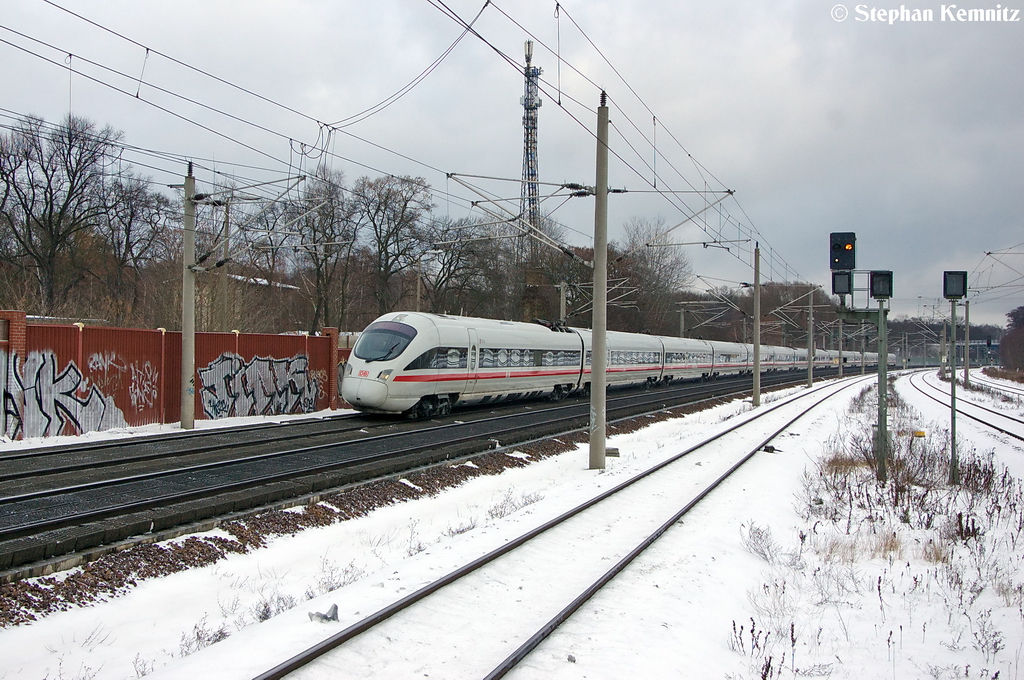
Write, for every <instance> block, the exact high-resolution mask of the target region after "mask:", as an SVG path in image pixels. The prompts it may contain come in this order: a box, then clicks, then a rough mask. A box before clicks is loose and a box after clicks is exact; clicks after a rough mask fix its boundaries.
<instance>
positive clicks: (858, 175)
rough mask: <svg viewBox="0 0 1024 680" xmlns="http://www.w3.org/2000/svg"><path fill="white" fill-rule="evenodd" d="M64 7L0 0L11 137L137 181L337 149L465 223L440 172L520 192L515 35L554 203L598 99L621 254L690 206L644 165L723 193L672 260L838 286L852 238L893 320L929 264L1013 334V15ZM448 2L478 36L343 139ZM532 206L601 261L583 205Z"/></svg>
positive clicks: (1020, 137)
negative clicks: (757, 262) (421, 185)
mask: <svg viewBox="0 0 1024 680" xmlns="http://www.w3.org/2000/svg"><path fill="white" fill-rule="evenodd" d="M55 2H56V5H57V6H55V5H54V4H50V3H48V2H46V1H45V0H5V1H4V2H3V3H2V5H0V27H2V30H0V40H3V41H5V42H2V43H0V63H2V64H3V67H2V69H0V73H2V76H0V85H2V89H0V92H2V94H0V108H2V109H3V110H2V111H0V124H3V125H7V124H9V123H10V115H12V112H13V114H35V115H38V116H41V117H43V118H44V119H46V120H48V121H57V120H59V119H60V118H61V117H62V116H64V115H66V114H67V112H68V110H69V108H70V109H71V110H72V111H73V112H74V114H75V115H79V116H84V117H87V118H89V119H91V120H93V121H94V122H96V123H99V124H102V125H107V124H109V125H111V126H112V127H114V128H117V129H119V130H122V131H123V132H124V135H125V137H124V139H125V142H126V143H128V144H130V145H134V146H138V147H142V148H145V149H150V150H156V151H160V152H163V153H166V154H167V157H166V158H163V159H157V158H154V157H152V156H143V155H139V154H137V153H126V154H125V159H126V160H128V161H129V162H132V163H136V164H143V163H144V164H146V165H149V166H153V167H147V168H141V167H140V169H141V170H143V171H144V172H145V173H146V174H148V175H150V176H151V177H152V178H153V180H154V181H155V182H156V183H158V184H172V183H175V182H180V181H181V175H182V174H183V173H184V167H183V163H184V159H195V160H196V163H197V169H196V175H197V180H198V182H199V184H200V191H203V190H209V189H210V188H212V187H213V186H214V184H215V183H216V182H219V181H223V180H224V179H225V178H224V177H222V176H220V175H218V174H215V171H216V173H222V174H223V175H227V176H234V177H235V178H237V179H236V181H245V179H246V178H251V179H255V180H265V179H268V178H276V177H283V176H285V175H287V174H288V173H289V172H291V173H295V172H301V171H309V170H311V169H312V167H314V166H315V164H316V163H317V162H318V161H317V159H316V156H317V155H318V154H320V153H321V151H322V150H323V147H324V145H325V140H326V141H329V144H328V145H327V149H326V150H327V152H328V153H329V154H333V155H329V156H328V158H329V160H330V164H331V166H332V167H333V168H335V169H337V170H340V171H343V172H344V173H345V175H346V178H347V180H348V181H349V182H353V181H355V180H356V179H357V178H358V177H360V176H363V175H369V176H377V175H380V174H382V173H392V174H397V175H413V176H421V177H424V178H425V179H426V180H427V181H428V182H430V183H431V185H432V186H433V187H434V188H435V189H436V190H437V192H438V193H437V195H436V197H435V203H436V204H437V210H438V211H440V212H441V213H443V214H450V215H451V216H452V217H463V216H468V215H471V214H473V213H471V209H470V207H469V204H468V200H472V199H474V198H476V196H474V195H472V194H471V193H470V191H468V190H467V189H465V188H463V187H462V186H461V185H459V184H458V183H456V182H454V181H451V180H449V179H447V178H446V173H458V174H460V175H479V176H487V177H494V178H505V179H508V180H510V181H506V182H499V181H496V180H490V179H488V180H478V179H473V180H472V182H473V184H474V185H476V186H478V187H480V188H481V190H483V191H486V192H489V193H492V194H494V195H496V196H501V197H516V196H518V195H519V192H520V188H519V185H518V184H517V183H516V180H518V178H519V177H520V176H521V174H522V162H523V151H522V149H523V131H522V108H521V107H520V104H519V98H520V96H521V95H522V93H523V78H522V73H521V64H522V61H523V42H524V41H525V40H526V39H528V38H529V37H530V36H529V35H527V33H526V31H529V33H531V34H532V35H533V38H534V39H535V40H536V41H537V44H536V46H535V55H534V64H535V65H537V66H540V67H541V68H543V69H544V73H543V80H544V82H543V84H542V89H543V91H544V92H543V93H542V95H541V97H542V99H543V106H542V108H541V110H540V113H539V117H540V130H539V140H540V141H539V168H540V179H541V181H542V182H555V183H561V182H578V183H583V184H593V183H594V175H595V172H594V156H595V142H594V138H593V134H592V132H591V131H592V129H593V128H594V126H595V122H596V107H597V104H598V98H599V93H600V89H601V88H604V89H605V90H606V91H607V93H608V96H609V99H610V102H611V104H610V106H611V120H612V125H613V132H612V139H611V147H612V151H613V154H614V155H615V157H614V158H613V160H612V163H611V168H610V184H611V185H612V186H614V187H621V188H626V189H628V190H629V191H630V193H628V194H624V195H620V194H615V195H613V196H612V197H611V198H610V216H609V220H610V230H611V236H612V238H617V237H621V235H622V229H621V227H622V224H623V222H625V221H626V220H628V219H630V218H632V217H646V218H658V217H661V218H663V219H664V221H665V223H666V225H667V226H672V225H675V224H678V223H679V222H682V221H683V220H684V219H686V217H687V216H689V215H691V214H692V212H693V211H695V210H700V209H701V208H703V207H704V198H703V197H701V196H695V195H692V194H689V195H686V194H675V195H674V197H673V196H671V195H667V194H657V193H642V192H650V191H651V190H652V188H653V186H654V184H655V179H654V178H655V171H656V172H657V176H658V178H657V188H658V189H660V190H662V191H665V190H674V191H681V190H689V189H693V188H697V189H705V188H706V189H710V190H718V191H720V190H723V189H731V190H734V191H735V192H736V193H735V197H734V198H728V199H726V201H724V202H723V203H722V204H721V207H722V208H723V211H724V212H722V213H718V212H715V211H709V212H708V213H705V216H706V218H707V223H706V224H705V225H704V229H703V230H702V229H701V228H700V227H699V226H697V225H695V224H693V223H689V224H687V225H684V226H681V227H679V228H678V229H676V230H675V231H674V232H672V240H673V241H674V242H695V241H707V240H709V238H710V236H709V234H716V233H719V230H721V231H720V233H721V234H723V238H727V239H746V238H749V237H750V236H751V233H753V234H754V238H756V239H758V240H759V241H760V243H761V246H762V249H763V251H764V257H765V262H764V264H763V266H762V270H763V272H764V278H766V279H769V278H770V279H772V280H777V281H781V280H787V279H788V280H802V281H811V282H814V283H816V284H819V285H822V286H824V287H825V288H826V289H830V279H829V272H828V234H829V232H832V231H854V232H856V233H857V239H858V240H857V243H858V261H857V264H858V267H859V268H861V269H891V270H893V272H894V277H895V291H896V297H895V299H894V300H893V303H892V307H893V309H894V313H896V314H909V315H925V316H928V315H930V314H931V313H932V310H933V309H934V307H935V306H936V305H937V304H939V300H940V299H941V296H942V286H941V280H942V279H941V273H942V271H943V270H967V271H969V272H971V274H972V276H971V280H970V285H971V286H972V288H977V289H978V290H977V292H976V293H975V294H974V295H976V297H972V308H971V315H972V322H976V323H984V322H988V323H995V324H998V325H1000V326H1001V325H1004V324H1005V322H1006V319H1005V313H1006V312H1007V311H1009V310H1010V309H1013V308H1015V307H1017V306H1020V305H1022V304H1024V285H1022V284H1024V255H1021V254H1017V255H1012V254H1006V255H1002V254H998V253H999V251H1004V252H1005V251H1010V252H1012V253H1024V229H1022V228H1021V224H1022V214H1024V118H1022V115H1021V111H1022V104H1024V69H1022V66H1024V16H1021V17H1019V18H1020V19H1021V20H1020V21H1016V22H1012V21H1007V22H1002V21H1001V22H988V23H979V22H960V21H953V20H951V19H956V18H957V15H956V13H955V10H953V9H952V5H942V4H938V3H935V4H932V3H930V2H929V1H926V0H921V1H914V0H912V1H911V2H906V3H904V4H903V6H904V7H905V8H906V9H907V10H908V12H907V13H906V16H907V18H912V17H913V16H915V14H914V13H913V11H914V10H921V12H920V16H921V17H922V18H927V17H928V13H927V11H930V12H931V18H932V20H931V21H919V22H911V21H901V20H899V19H900V16H899V15H898V14H897V15H896V18H897V21H895V22H894V23H891V24H890V23H889V21H888V19H889V18H890V17H888V16H886V17H885V18H886V20H885V21H882V20H879V19H881V16H880V14H879V13H878V12H875V13H874V15H873V16H874V18H875V19H876V20H875V21H872V20H871V18H872V14H871V11H872V9H888V8H889V6H888V5H871V4H867V5H854V4H852V3H850V4H847V5H846V7H845V11H844V9H843V8H840V6H839V5H836V4H835V3H834V2H832V1H831V0H829V1H820V2H815V1H812V0H805V1H780V2H776V3H765V2H754V1H753V0H751V1H749V2H748V1H744V0H720V1H717V2H713V3H708V2H694V1H691V0H671V1H663V0H647V1H640V0H588V1H587V2H583V1H581V0H567V1H566V2H562V3H560V5H561V6H560V9H559V10H558V11H556V3H555V2H554V0H543V1H540V0H498V2H497V3H496V4H494V3H492V4H490V5H487V6H484V3H483V2H482V0H448V1H447V3H446V5H442V3H441V2H440V0H432V1H431V0H375V1H374V2H372V3H368V2H364V1H360V2H356V1H354V0H330V1H328V0H322V1H320V2H312V1H309V2H299V1H289V2H284V1H277V2H259V1H254V0H248V1H246V2H227V1H212V2H210V1H207V2H197V1H194V0H179V1H178V2H175V3H166V2H162V3H157V2H149V1H140V0H124V1H115V0H103V2H96V1H95V0H88V1H87V0H55ZM58 6H59V7H58ZM445 6H447V7H448V8H450V10H451V11H452V12H454V13H455V14H456V15H458V16H459V17H461V18H462V19H464V20H466V21H472V20H473V18H474V17H476V15H477V14H478V13H479V14H480V16H479V18H478V19H477V21H476V23H475V24H474V28H475V29H476V31H477V32H478V33H479V37H477V36H473V35H467V36H465V37H464V38H463V39H462V40H461V42H458V44H457V45H455V47H454V49H453V50H452V51H451V53H450V54H449V55H448V56H447V57H446V58H445V59H444V60H442V61H441V62H440V63H439V64H438V65H437V66H436V68H434V69H433V70H432V71H431V72H430V73H429V75H427V76H426V77H425V78H424V79H423V80H422V81H421V82H419V84H418V85H416V86H415V87H414V88H412V89H411V90H410V91H409V92H408V93H407V94H405V95H404V96H402V97H401V98H398V99H397V100H396V101H394V103H392V104H391V105H390V106H388V107H386V108H384V109H383V110H381V111H379V112H377V113H375V114H374V115H372V116H369V117H366V118H365V119H363V120H360V121H358V122H355V123H354V124H351V125H348V126H347V127H342V126H341V125H338V124H337V123H338V122H339V121H343V120H345V119H348V118H350V117H351V116H354V115H356V114H359V113H360V112H362V111H364V110H366V109H368V108H370V107H373V106H375V105H377V104H379V103H380V102H382V101H385V100H387V99H388V98H389V97H391V96H392V95H394V94H395V93H397V92H399V91H401V90H402V89H403V88H404V87H405V86H406V85H408V84H409V83H410V82H412V81H413V80H414V79H416V78H417V76H419V75H420V74H421V73H423V72H424V71H425V69H427V68H428V67H429V66H430V64H431V63H432V62H434V60H435V59H437V58H438V57H439V56H441V55H442V53H444V52H445V50H446V49H448V48H449V47H450V46H452V44H453V43H455V42H456V40H457V39H458V38H459V36H460V35H461V33H462V28H461V27H460V25H459V24H458V23H457V22H456V21H454V20H453V19H452V18H450V17H449V16H446V14H445V13H444V12H442V9H443V8H444V7H445ZM997 6H998V7H999V8H1000V12H1002V9H1004V8H1008V9H1009V13H1007V15H1006V18H1013V14H1012V13H1013V12H1016V8H1014V7H1013V6H1012V5H1005V4H999V5H997V3H995V2H994V1H993V2H985V3H976V2H970V3H966V2H965V3H963V4H960V5H958V6H957V9H962V8H988V9H996V7H997ZM60 7H62V8H64V9H67V10H71V11H73V12H75V13H77V14H80V15H81V16H82V17H84V18H86V19H88V20H91V21H92V22H95V24H98V25H99V26H102V27H103V28H100V27H97V26H95V25H91V24H89V23H87V22H86V21H84V20H83V19H82V18H77V17H75V16H72V15H71V14H69V13H67V12H65V11H63V10H62V9H60ZM896 7H899V5H896ZM858 8H859V9H858ZM1020 8H1021V9H1024V3H1022V4H1021V5H1020ZM944 9H945V11H944ZM481 10H482V11H481ZM844 16H845V19H844V20H842V21H839V20H837V17H844ZM861 19H867V20H861ZM517 24H518V25H517ZM104 28H105V29H110V30H111V31H115V32H117V33H119V34H121V36H123V37H118V36H116V35H113V34H111V33H110V32H107V31H106V30H104ZM581 29H582V30H581ZM12 31H16V32H17V33H20V34H23V35H18V34H17V33H14V32H12ZM25 36H27V37H25ZM125 38H127V39H129V40H126V39H125ZM481 38H483V40H481ZM31 39H35V40H40V41H44V42H46V43H49V44H50V45H52V46H53V48H55V49H52V48H50V47H46V46H43V45H40V44H39V43H38V42H33V41H32V40H31ZM131 41H134V42H131ZM485 41H486V42H485ZM8 43H14V44H15V45H18V46H21V47H23V48H25V49H28V50H30V51H32V52H34V53H35V55H32V54H28V53H26V52H25V51H23V50H21V49H18V48H15V47H13V46H11V45H10V44H8ZM135 43H137V44H135ZM140 45H141V46H140ZM146 48H149V52H148V53H147V50H146ZM69 53H70V54H72V55H73V56H72V57H71V58H70V60H69V59H68V54H69ZM502 54H504V55H506V56H507V57H508V58H510V59H511V60H513V61H514V62H516V64H517V65H515V66H514V65H511V64H510V63H508V61H506V59H504V58H503V57H502ZM558 55H560V57H561V60H562V61H561V66H559V58H558ZM41 57H45V58H46V59H50V60H52V61H53V62H56V63H50V62H48V61H46V60H44V59H43V58H41ZM168 57H171V58H173V59H175V60H178V61H180V62H184V63H185V64H187V65H188V66H190V67H195V69H200V70H202V71H205V72H206V73H207V74H210V75H212V76H216V77H217V78H219V79H221V80H223V81H227V83H230V85H228V84H225V83H224V82H218V81H217V80H215V79H213V78H210V77H209V76H207V75H203V74H202V73H199V72H198V71H196V70H191V69H189V68H188V67H187V66H183V65H182V64H179V63H175V62H174V61H172V60H171V59H168ZM86 60H92V61H95V62H99V63H101V64H102V65H104V66H106V67H109V68H111V69H115V70H117V71H120V72H122V73H124V74H125V75H126V77H122V76H119V75H116V74H113V73H111V72H109V71H102V70H100V69H98V68H97V67H95V66H92V65H90V64H88V63H87V62H86ZM69 61H70V65H71V68H73V69H74V70H76V71H79V72H80V73H78V74H73V73H70V72H69V70H68V63H69ZM612 67H614V70H613V68H612ZM616 71H617V73H618V75H616ZM85 74H88V76H92V77H95V78H97V79H98V80H101V81H103V82H105V83H108V84H111V85H114V86H116V87H117V88H120V89H121V90H123V91H125V92H127V94H125V93H122V92H118V91H116V90H114V89H111V88H109V87H106V86H105V85H102V84H99V83H97V82H95V81H92V80H89V78H88V77H87V76H86V75H85ZM232 86H238V88H245V89H246V90H249V91H250V92H252V93H255V94H258V95H260V96H262V97H263V98H265V99H259V98H257V97H255V96H253V95H252V94H247V93H245V92H243V91H242V90H241V89H238V88H236V87H232ZM156 88H163V89H165V90H168V91H170V92H172V93H174V95H180V96H182V97H187V98H189V99H191V100H193V102H188V101H185V100H183V99H180V98H176V97H174V96H172V95H170V94H167V93H164V92H160V91H159V90H157V89H156ZM136 95H137V96H136ZM267 100H270V101H267ZM559 101H560V102H561V105H559ZM154 104H155V105H157V106H159V107H163V108H164V109H167V110H169V111H167V110H161V109H160V108H157V106H154ZM203 106H208V107H212V108H215V109H217V110H218V111H220V112H222V113H217V112H214V111H211V110H209V109H206V108H203ZM289 109H291V110H289ZM225 114H226V115H225ZM655 118H656V119H657V122H656V123H655ZM204 128H205V129H204ZM328 130H334V131H333V132H332V133H331V134H330V136H329V138H328V137H326V136H325V131H328ZM353 135H354V136H353ZM363 140H365V141H363ZM541 193H542V194H544V193H545V191H543V190H542V191H541ZM512 205H513V208H515V207H517V206H516V205H515V202H513V204H512ZM542 209H544V210H547V211H554V212H553V214H552V217H553V218H554V219H556V220H558V221H559V222H561V223H562V224H564V225H565V226H566V227H567V228H568V231H567V237H568V239H569V241H570V242H572V243H574V244H577V245H588V239H589V238H590V235H592V233H593V201H592V199H573V200H572V201H570V202H568V203H565V204H564V205H563V202H562V201H561V200H560V199H559V200H552V201H547V202H545V203H544V204H543V207H542ZM737 223H739V226H737ZM752 230H753V232H752ZM986 252H992V253H996V254H995V255H986ZM687 253H688V255H689V256H690V258H691V260H692V262H693V266H694V271H695V272H696V273H698V274H700V275H701V276H702V277H703V281H702V282H698V286H699V287H701V288H703V287H708V286H711V285H734V283H731V282H740V281H749V280H750V279H751V278H752V273H751V270H750V265H751V256H750V244H749V243H743V244H732V245H731V250H730V251H728V252H726V251H725V250H723V249H718V248H702V247H700V246H696V247H690V248H688V249H687ZM862 302H863V301H862ZM940 306H941V308H942V309H943V310H945V311H946V312H947V313H948V304H947V303H945V302H944V301H942V302H941V305H940Z"/></svg>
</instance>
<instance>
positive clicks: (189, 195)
mask: <svg viewBox="0 0 1024 680" xmlns="http://www.w3.org/2000/svg"><path fill="white" fill-rule="evenodd" d="M195 194H196V180H195V177H193V176H192V163H189V164H188V175H187V176H186V177H185V219H184V224H183V226H184V234H183V249H182V256H181V429H183V430H191V429H192V428H194V427H195V413H196V273H195V271H194V270H193V269H192V268H191V267H192V266H193V265H195V263H196V204H195V201H194V197H195Z"/></svg>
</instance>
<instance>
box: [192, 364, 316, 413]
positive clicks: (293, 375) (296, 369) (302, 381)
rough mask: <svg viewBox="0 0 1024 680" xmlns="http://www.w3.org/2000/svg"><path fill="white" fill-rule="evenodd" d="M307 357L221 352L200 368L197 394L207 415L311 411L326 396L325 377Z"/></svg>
mask: <svg viewBox="0 0 1024 680" xmlns="http://www.w3.org/2000/svg"><path fill="white" fill-rule="evenodd" d="M319 373H320V372H319V371H316V370H311V369H310V366H309V357H307V356H304V355H301V354H297V355H295V356H293V357H291V358H289V359H272V358H270V357H255V358H254V359H252V360H250V361H244V360H243V359H242V357H240V356H238V355H237V354H222V355H220V356H219V357H217V358H216V359H215V360H213V361H212V362H210V364H209V365H208V366H207V367H206V368H201V369H199V384H200V385H201V387H200V388H199V396H200V399H201V400H202V403H203V414H204V416H205V417H207V418H227V417H230V416H260V415H277V414H281V413H310V412H312V411H315V410H316V405H317V402H318V401H319V400H321V399H322V398H323V397H325V396H326V387H327V386H326V382H327V381H326V376H325V375H319Z"/></svg>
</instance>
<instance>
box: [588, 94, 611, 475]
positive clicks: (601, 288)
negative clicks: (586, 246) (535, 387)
mask: <svg viewBox="0 0 1024 680" xmlns="http://www.w3.org/2000/svg"><path fill="white" fill-rule="evenodd" d="M593 326H594V327H593V335H592V338H593V339H592V348H593V355H592V359H591V367H590V368H591V371H590V469H591V470H603V469H604V467H605V428H606V417H607V413H606V404H607V400H606V397H607V395H606V394H605V385H606V375H605V371H606V370H607V367H608V337H607V329H608V106H607V96H606V95H605V93H604V92H602V93H601V106H600V107H598V109H597V178H596V181H595V182H594V324H593Z"/></svg>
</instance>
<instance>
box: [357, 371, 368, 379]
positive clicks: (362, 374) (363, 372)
mask: <svg viewBox="0 0 1024 680" xmlns="http://www.w3.org/2000/svg"><path fill="white" fill-rule="evenodd" d="M359 377H360V378H369V377H370V372H369V371H359Z"/></svg>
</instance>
